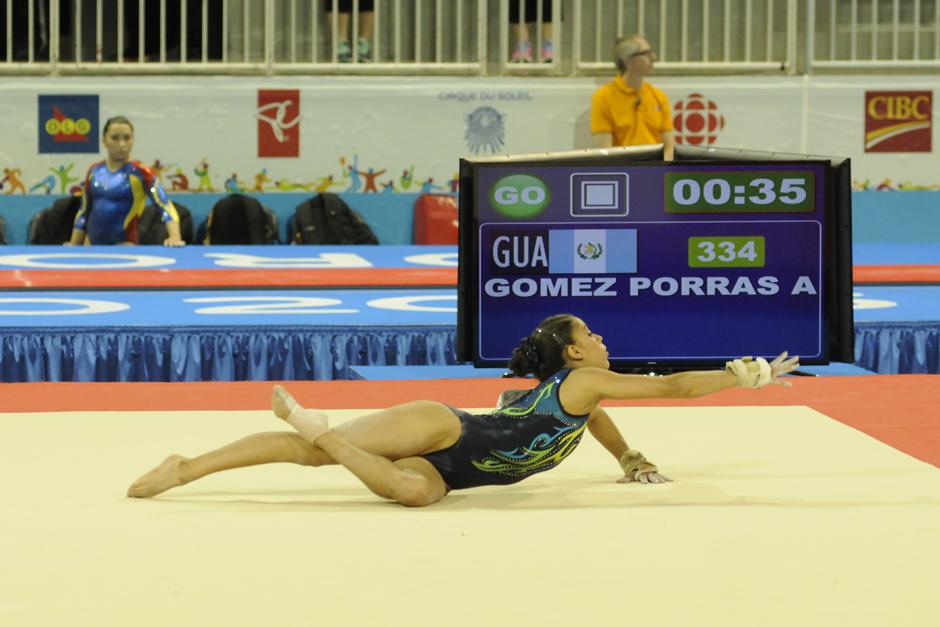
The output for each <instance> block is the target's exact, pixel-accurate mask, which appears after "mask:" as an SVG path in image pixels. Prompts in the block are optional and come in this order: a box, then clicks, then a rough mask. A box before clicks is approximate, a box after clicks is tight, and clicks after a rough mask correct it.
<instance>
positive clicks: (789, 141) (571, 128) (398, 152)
mask: <svg viewBox="0 0 940 627" xmlns="http://www.w3.org/2000/svg"><path fill="white" fill-rule="evenodd" d="M600 82H602V81H599V80H595V79H585V78H578V79H573V78H571V79H539V78H506V79H478V78H472V77H471V78H426V79H419V78H392V77H383V78H355V77H302V76H301V77H278V78H275V79H266V78H258V77H252V78H241V77H201V78H199V77H186V78H179V77H121V78H102V77H95V78H71V77H70V78H17V79H12V78H5V79H0V94H2V96H0V174H2V171H3V169H7V170H10V171H11V172H13V173H14V175H15V174H16V173H15V171H16V170H19V171H20V174H19V178H20V179H21V180H22V182H23V183H24V187H25V188H27V189H28V188H29V187H31V186H33V185H35V184H37V183H39V182H41V181H42V180H43V179H45V178H46V177H48V176H49V175H50V174H51V172H50V168H56V167H59V166H67V165H68V164H70V163H74V164H75V165H74V168H73V169H72V171H71V174H72V175H73V176H75V177H78V176H81V175H82V174H83V173H84V170H85V169H86V168H87V166H88V165H89V164H90V163H92V162H93V161H95V160H97V159H100V158H101V157H102V156H103V153H101V152H99V153H98V154H39V153H38V138H39V133H40V132H42V127H41V121H40V120H39V114H38V105H37V103H38V96H39V95H50V94H58V95H61V94H97V95H98V96H99V103H100V112H99V115H100V120H101V122H102V123H103V121H104V120H105V119H106V118H107V117H109V116H112V115H125V116H127V117H129V118H130V119H131V120H132V121H133V122H134V124H135V126H136V131H137V139H136V146H135V152H134V156H135V158H137V159H140V160H141V161H143V162H145V163H147V164H151V163H153V162H154V161H155V160H157V159H159V160H160V162H162V163H164V164H170V165H171V167H170V168H169V169H168V170H167V173H170V172H173V171H174V170H175V169H176V168H177V167H178V168H180V169H181V170H182V172H183V173H184V174H186V175H187V176H188V177H189V180H190V186H191V188H194V187H196V186H197V184H198V179H197V177H196V175H195V174H194V173H193V170H194V168H195V167H196V166H197V165H198V164H199V162H200V161H201V160H202V159H203V158H206V159H207V160H208V163H209V165H210V173H211V179H212V182H213V186H214V188H216V189H217V190H218V189H221V188H222V187H223V183H224V181H225V180H226V179H227V178H229V177H230V176H231V175H232V174H233V173H234V174H237V178H238V180H239V181H240V182H241V183H242V184H243V185H247V186H248V187H251V186H252V185H253V182H254V177H255V175H256V173H258V172H260V171H261V170H262V169H263V168H266V169H267V172H268V177H269V178H270V179H271V181H272V182H270V183H267V184H266V185H265V186H264V187H265V191H276V190H277V188H276V187H275V185H274V181H282V182H284V183H286V184H283V185H282V187H283V188H284V189H285V190H287V189H290V188H291V185H292V184H296V185H302V186H305V187H306V188H308V189H312V188H313V185H314V183H315V182H316V181H318V180H320V181H322V180H323V178H324V177H327V176H333V177H334V180H335V181H336V184H334V185H333V186H332V187H331V188H330V191H345V190H346V189H347V188H348V187H349V179H348V178H347V179H344V178H343V172H344V169H343V166H342V165H341V161H343V162H345V163H347V164H348V163H350V162H351V160H352V159H353V157H354V155H358V159H359V169H360V170H362V171H365V170H366V169H368V168H370V167H371V168H373V169H374V170H376V171H378V170H383V169H384V170H386V173H385V174H384V175H382V176H380V177H379V178H378V182H379V184H380V185H379V189H380V190H381V183H386V182H391V183H393V185H394V189H395V190H398V191H409V192H414V191H417V190H418V189H419V188H420V185H421V183H426V182H427V181H428V179H433V181H431V182H430V183H429V184H428V186H429V187H430V186H437V185H440V186H441V189H448V190H449V189H450V187H449V180H450V179H451V178H452V177H454V175H455V174H456V172H457V161H458V158H459V157H460V156H461V155H469V154H472V152H471V147H472V146H473V145H474V142H475V145H476V147H477V150H478V154H487V153H489V152H490V149H492V150H495V151H496V152H499V153H518V152H533V151H545V150H567V149H571V148H579V147H587V146H588V145H589V137H588V133H589V130H588V116H589V108H590V97H591V93H592V91H593V90H594V89H595V88H596V86H597V85H598V84H599V83H600ZM653 82H654V84H656V85H658V86H660V87H661V88H663V89H664V90H665V91H666V93H667V94H668V96H669V98H670V100H671V101H672V103H673V106H675V105H676V103H678V102H679V101H685V102H688V100H689V96H690V94H692V93H699V94H701V95H702V96H703V100H704V101H710V102H712V103H714V106H715V107H716V108H715V109H714V110H713V113H715V114H717V115H720V116H723V118H724V128H723V129H721V130H720V132H718V133H717V134H716V138H715V142H714V143H715V145H720V146H726V147H740V148H752V149H763V150H776V151H785V152H809V153H814V154H831V155H839V156H850V157H852V158H853V160H854V176H855V178H856V179H857V180H858V181H864V180H866V179H867V180H869V181H870V184H872V185H874V184H877V183H880V182H882V181H884V180H890V181H891V185H893V186H898V185H900V184H903V183H907V184H908V185H909V186H922V187H930V188H940V167H938V166H940V161H938V160H937V158H936V156H935V155H934V153H933V152H926V153H907V154H902V153H865V152H864V100H865V91H866V90H931V91H936V90H937V88H938V87H940V77H933V76H912V77H897V76H866V77H815V76H799V77H759V76H758V77H742V76H734V77H715V78H667V77H663V78H657V79H655V80H654V81H653ZM259 89H297V90H299V91H300V100H301V122H300V157H299V158H266V159H261V158H259V157H258V156H257V155H258V152H257V151H258V146H257V144H258V139H257V138H258V121H257V120H256V118H255V110H256V108H257V101H258V93H257V92H258V90H259ZM484 107H489V108H492V112H491V115H489V116H487V115H486V114H485V113H484V110H483V108H484ZM937 107H938V104H937V101H936V99H934V101H933V109H934V110H933V114H934V115H936V113H937ZM471 120H475V121H476V122H477V129H476V130H475V131H471V130H469V126H470V121H471ZM932 133H933V145H934V147H938V146H940V143H938V137H937V129H936V127H934V128H933V130H932ZM411 166H414V176H413V181H412V182H411V184H410V185H408V187H407V188H405V184H407V183H408V181H407V180H405V181H404V182H403V181H402V180H401V179H400V176H401V175H402V173H403V171H404V170H406V169H408V168H410V167H411ZM72 184H74V183H72ZM58 185H59V182H58V180H57V182H56V186H57V187H56V189H54V190H53V191H54V192H58V191H59V189H58ZM168 187H169V186H168ZM11 191H13V192H16V193H19V191H20V190H18V189H15V188H14V187H13V186H11V184H10V181H9V180H8V181H7V183H6V184H5V185H4V189H3V190H2V191H0V193H9V192H11ZM43 191H44V189H43V188H39V189H37V190H36V191H35V192H34V193H42V192H43ZM292 191H298V190H297V189H296V188H294V189H293V190H292Z"/></svg>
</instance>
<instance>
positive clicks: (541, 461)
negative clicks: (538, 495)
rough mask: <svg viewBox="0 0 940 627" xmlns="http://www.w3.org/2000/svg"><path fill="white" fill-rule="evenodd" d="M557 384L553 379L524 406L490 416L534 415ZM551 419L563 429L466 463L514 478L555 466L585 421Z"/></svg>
mask: <svg viewBox="0 0 940 627" xmlns="http://www.w3.org/2000/svg"><path fill="white" fill-rule="evenodd" d="M557 385H558V381H557V380H554V381H552V382H550V383H548V384H547V385H545V387H543V388H542V389H541V390H539V393H538V394H537V395H536V397H535V398H534V399H533V400H532V401H531V402H530V403H529V404H528V405H527V406H525V407H512V406H510V407H505V408H503V409H497V410H495V411H494V412H492V413H500V414H503V415H505V416H511V417H513V418H525V417H527V416H530V415H531V414H533V413H534V412H535V409H536V407H538V405H539V403H540V402H542V401H543V400H544V399H545V398H546V397H548V396H549V395H550V394H552V392H553V391H554V389H555V387H556V386H557ZM554 418H555V419H557V420H559V421H560V422H562V423H563V424H565V425H566V426H564V427H558V426H556V427H555V433H551V434H550V433H541V434H539V435H537V436H536V437H535V438H534V439H533V440H532V442H531V443H530V444H529V445H528V446H524V447H520V448H516V449H514V450H512V451H493V450H491V451H490V453H489V455H488V456H486V457H484V458H483V459H481V460H476V459H473V460H470V463H471V464H473V466H474V468H476V469H477V470H481V471H483V472H492V473H499V474H504V475H510V476H514V477H525V476H528V475H531V474H535V473H537V472H540V471H542V470H548V469H549V468H552V467H554V466H557V465H558V464H559V463H561V461H562V460H563V459H565V458H566V457H568V455H570V454H571V451H573V450H574V449H575V447H576V446H577V445H578V442H580V440H581V434H582V433H584V428H585V427H586V426H587V421H569V420H566V419H565V418H564V417H562V416H559V415H554Z"/></svg>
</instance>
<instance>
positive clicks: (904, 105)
mask: <svg viewBox="0 0 940 627" xmlns="http://www.w3.org/2000/svg"><path fill="white" fill-rule="evenodd" d="M932 96H933V92H930V91H866V92H865V152H930V151H931V144H930V141H931V134H932V133H933V128H932V119H931V117H932V114H933V111H932V109H933V106H932Z"/></svg>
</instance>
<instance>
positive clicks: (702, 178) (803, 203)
mask: <svg viewBox="0 0 940 627" xmlns="http://www.w3.org/2000/svg"><path fill="white" fill-rule="evenodd" d="M814 187H815V185H814V178H813V173H812V172H797V171H789V172H776V171H775V172H769V171H753V172H722V171H714V172H667V173H666V198H665V200H666V203H665V204H666V211H667V212H668V213H691V212H695V213H702V212H753V213H757V212H808V211H813V210H814V209H815V202H814V196H815V194H814Z"/></svg>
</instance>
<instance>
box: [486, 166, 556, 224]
mask: <svg viewBox="0 0 940 627" xmlns="http://www.w3.org/2000/svg"><path fill="white" fill-rule="evenodd" d="M551 199H552V195H551V193H550V192H549V191H548V187H546V186H545V183H543V182H542V181H540V180H539V179H537V178H536V177H534V176H530V175H528V174H511V175H509V176H504V177H503V178H501V179H499V180H498V181H496V184H495V185H493V188H492V189H490V205H492V207H493V209H496V211H498V212H499V213H501V214H503V215H504V216H506V217H508V218H531V217H532V216H537V215H538V214H540V213H542V210H543V209H545V207H547V206H548V203H549V201H550V200H551Z"/></svg>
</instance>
